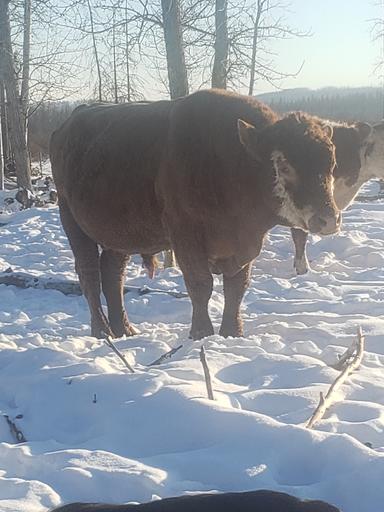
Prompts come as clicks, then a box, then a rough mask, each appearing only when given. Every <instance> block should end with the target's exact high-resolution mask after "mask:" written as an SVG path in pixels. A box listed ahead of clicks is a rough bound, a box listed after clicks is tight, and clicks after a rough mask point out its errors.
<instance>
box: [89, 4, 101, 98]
mask: <svg viewBox="0 0 384 512" xmlns="http://www.w3.org/2000/svg"><path fill="white" fill-rule="evenodd" d="M87 6H88V11H89V20H90V22H91V35H92V44H93V53H94V57H95V62H96V68H97V77H98V80H99V83H98V91H99V97H98V99H99V101H103V96H102V80H101V68H100V60H99V52H98V49H97V42H96V35H95V25H94V21H93V12H92V6H91V1H90V0H87Z"/></svg>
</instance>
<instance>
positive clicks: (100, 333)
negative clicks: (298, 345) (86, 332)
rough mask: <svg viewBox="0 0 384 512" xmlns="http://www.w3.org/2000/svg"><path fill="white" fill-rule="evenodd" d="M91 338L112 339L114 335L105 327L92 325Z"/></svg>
mask: <svg viewBox="0 0 384 512" xmlns="http://www.w3.org/2000/svg"><path fill="white" fill-rule="evenodd" d="M91 336H93V337H94V338H97V339H99V340H100V339H103V338H108V337H111V338H114V337H115V335H114V333H113V332H112V330H111V329H110V328H109V327H108V326H107V325H92V326H91Z"/></svg>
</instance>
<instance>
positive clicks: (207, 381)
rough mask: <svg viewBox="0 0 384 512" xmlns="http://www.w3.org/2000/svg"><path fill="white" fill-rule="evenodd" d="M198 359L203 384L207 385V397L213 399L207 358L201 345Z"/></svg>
mask: <svg viewBox="0 0 384 512" xmlns="http://www.w3.org/2000/svg"><path fill="white" fill-rule="evenodd" d="M200 361H201V364H202V365H203V370H204V378H205V385H206V386H207V394H208V398H209V399H210V400H214V398H213V391H212V382H211V373H210V371H209V367H208V363H207V358H206V357H205V350H204V347H203V346H201V349H200Z"/></svg>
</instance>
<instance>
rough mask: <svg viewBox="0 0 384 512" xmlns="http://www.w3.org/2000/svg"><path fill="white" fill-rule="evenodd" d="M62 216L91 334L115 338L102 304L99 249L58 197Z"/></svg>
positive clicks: (64, 202)
mask: <svg viewBox="0 0 384 512" xmlns="http://www.w3.org/2000/svg"><path fill="white" fill-rule="evenodd" d="M59 207H60V217H61V222H62V224H63V228H64V231H65V233H66V235H67V237H68V240H69V244H70V246H71V249H72V252H73V255H74V257H75V268H76V272H77V274H78V276H79V280H80V286H81V289H82V291H83V294H84V296H85V298H86V299H87V302H88V306H89V309H90V312H91V333H92V336H95V337H96V338H104V337H105V336H112V335H113V333H112V331H111V329H110V327H109V324H108V320H107V318H106V316H105V315H104V312H103V309H102V307H101V301H100V266H99V249H98V246H97V244H96V242H94V241H93V240H91V239H90V238H89V237H88V236H87V235H86V234H85V233H84V232H83V231H82V230H81V229H80V227H79V225H78V224H77V222H76V220H75V219H74V217H73V215H72V213H71V211H70V209H69V207H68V205H67V203H66V201H65V200H64V199H63V198H60V197H59Z"/></svg>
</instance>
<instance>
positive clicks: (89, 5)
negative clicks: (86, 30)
mask: <svg viewBox="0 0 384 512" xmlns="http://www.w3.org/2000/svg"><path fill="white" fill-rule="evenodd" d="M0 1H1V0H0ZM87 6H88V12H89V21H90V23H91V35H92V45H93V53H94V57H95V61H96V69H97V77H98V90H99V95H98V96H99V101H100V102H102V101H103V95H102V80H101V67H100V60H99V52H98V51H97V43H96V36H95V24H94V22H93V12H92V5H91V2H90V0H87Z"/></svg>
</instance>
